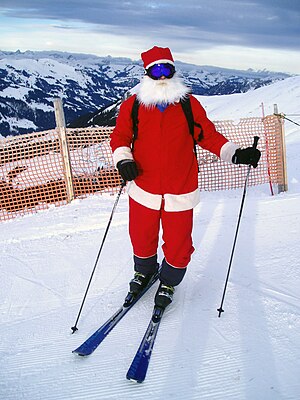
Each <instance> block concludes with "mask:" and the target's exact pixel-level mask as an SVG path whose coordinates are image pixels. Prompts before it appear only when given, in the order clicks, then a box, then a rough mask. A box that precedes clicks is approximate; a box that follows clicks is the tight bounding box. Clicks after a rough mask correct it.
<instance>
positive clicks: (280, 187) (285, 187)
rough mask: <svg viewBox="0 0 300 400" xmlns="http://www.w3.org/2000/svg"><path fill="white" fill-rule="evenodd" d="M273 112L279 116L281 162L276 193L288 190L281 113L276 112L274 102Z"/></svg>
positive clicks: (276, 108)
mask: <svg viewBox="0 0 300 400" xmlns="http://www.w3.org/2000/svg"><path fill="white" fill-rule="evenodd" d="M274 114H275V115H276V116H277V117H278V118H279V122H280V153H281V164H282V177H283V182H282V183H280V184H278V193H281V192H287V191H288V178H287V164H286V145H285V131H284V120H283V115H282V114H279V113H278V106H277V104H274Z"/></svg>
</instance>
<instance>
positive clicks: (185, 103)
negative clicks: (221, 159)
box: [180, 96, 203, 144]
mask: <svg viewBox="0 0 300 400" xmlns="http://www.w3.org/2000/svg"><path fill="white" fill-rule="evenodd" d="M180 104H181V107H182V110H183V112H184V115H185V118H186V119H187V123H188V125H189V131H190V134H191V135H192V137H193V139H194V142H195V144H196V143H197V142H196V140H195V138H194V127H195V126H196V127H198V128H200V133H199V135H198V138H197V141H198V142H200V140H201V139H202V137H203V132H202V126H201V125H200V124H199V123H197V122H195V120H194V116H193V111H192V106H191V99H190V96H189V97H185V98H184V99H181V100H180Z"/></svg>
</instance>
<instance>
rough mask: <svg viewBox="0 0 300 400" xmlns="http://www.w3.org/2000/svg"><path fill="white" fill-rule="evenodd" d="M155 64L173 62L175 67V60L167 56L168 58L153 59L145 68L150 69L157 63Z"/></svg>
mask: <svg viewBox="0 0 300 400" xmlns="http://www.w3.org/2000/svg"><path fill="white" fill-rule="evenodd" d="M155 64H171V65H174V67H175V64H174V62H173V61H172V60H168V59H167V58H166V59H162V60H156V61H153V62H152V63H150V64H148V65H147V66H146V67H145V69H148V68H150V67H152V65H155Z"/></svg>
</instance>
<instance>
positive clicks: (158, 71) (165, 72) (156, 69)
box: [146, 63, 175, 80]
mask: <svg viewBox="0 0 300 400" xmlns="http://www.w3.org/2000/svg"><path fill="white" fill-rule="evenodd" d="M146 74H147V75H148V76H149V77H150V78H152V79H156V80H157V79H160V78H161V77H162V76H164V77H165V78H168V79H170V78H172V77H173V76H174V74H175V67H174V65H172V64H168V63H166V64H154V65H152V67H149V68H148V69H147V70H146Z"/></svg>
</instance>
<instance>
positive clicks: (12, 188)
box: [0, 115, 284, 220]
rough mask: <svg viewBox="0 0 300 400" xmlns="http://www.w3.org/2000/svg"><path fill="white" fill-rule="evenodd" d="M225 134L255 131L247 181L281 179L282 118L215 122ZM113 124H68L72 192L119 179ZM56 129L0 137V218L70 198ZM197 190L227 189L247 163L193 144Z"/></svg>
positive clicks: (110, 189) (240, 178) (242, 139)
mask: <svg viewBox="0 0 300 400" xmlns="http://www.w3.org/2000/svg"><path fill="white" fill-rule="evenodd" d="M215 125H216V127H217V130H218V131H219V132H221V133H222V134H223V135H224V136H226V137H227V138H228V139H229V140H231V141H233V142H235V143H237V144H239V145H241V146H251V145H252V144H253V137H254V136H255V135H256V136H259V137H260V140H259V143H258V148H259V149H260V150H261V152H262V157H261V161H260V163H259V166H258V167H257V168H256V169H253V172H252V173H251V174H250V178H249V185H259V184H263V183H268V182H270V183H273V184H283V181H284V166H283V154H282V152H283V145H282V139H281V129H282V126H281V121H280V119H279V118H278V117H276V116H274V115H272V116H268V117H266V118H264V119H262V118H246V119H242V120H240V121H239V123H234V122H233V121H217V122H215ZM112 129H113V128H112V127H100V128H84V129H69V128H67V129H66V138H67V145H68V155H69V160H70V165H71V181H72V190H73V196H72V198H78V197H81V198H82V197H86V196H88V195H90V194H92V193H111V194H113V193H115V192H117V191H118V189H119V186H120V184H121V179H120V176H119V174H118V172H117V171H116V170H115V168H114V165H113V160H112V154H111V149H110V146H109V136H110V133H111V132H112ZM59 132H60V131H59V129H56V130H49V131H45V132H37V133H31V134H27V135H20V136H16V137H8V138H4V139H2V140H0V220H7V219H10V218H14V217H16V216H21V215H25V214H28V213H32V212H36V211H37V210H40V209H45V208H48V207H49V205H55V206H59V205H63V204H66V203H67V202H68V201H69V200H70V198H69V197H68V196H69V194H68V193H69V190H70V189H67V182H68V179H67V176H66V167H65V166H64V160H65V158H66V157H64V156H63V154H62V151H63V149H62V145H61V140H60V136H59ZM197 152H198V160H199V187H200V190H208V191H215V190H228V189H234V188H238V187H242V186H243V185H244V181H245V176H246V172H247V166H236V165H232V164H229V163H225V162H223V161H221V160H219V159H218V157H216V156H214V155H213V154H211V153H209V152H208V151H205V150H202V149H201V148H199V147H198V148H197Z"/></svg>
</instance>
